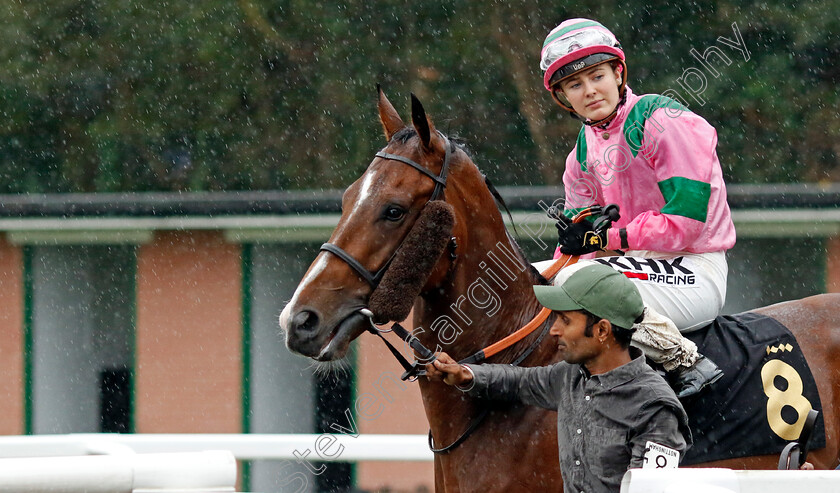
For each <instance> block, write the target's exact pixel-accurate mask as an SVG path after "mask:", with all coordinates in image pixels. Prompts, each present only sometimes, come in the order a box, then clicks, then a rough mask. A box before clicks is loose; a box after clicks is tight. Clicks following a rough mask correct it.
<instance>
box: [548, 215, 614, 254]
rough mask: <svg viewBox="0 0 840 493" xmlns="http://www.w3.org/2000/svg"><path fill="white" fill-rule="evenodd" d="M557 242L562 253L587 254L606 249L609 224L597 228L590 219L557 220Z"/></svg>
mask: <svg viewBox="0 0 840 493" xmlns="http://www.w3.org/2000/svg"><path fill="white" fill-rule="evenodd" d="M556 226H557V243H558V244H559V245H560V253H563V254H566V255H585V254H587V253H592V252H597V251H598V250H605V249H606V246H607V229H608V228H609V225H608V224H605V225H604V226H607V227H603V228H597V229H596V228H595V227H594V225H593V224H592V223H591V222H589V221H582V222H579V223H573V222H571V221H570V220H568V219H561V220H560V221H557V224H556Z"/></svg>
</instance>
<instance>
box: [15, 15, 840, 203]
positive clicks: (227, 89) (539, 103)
mask: <svg viewBox="0 0 840 493" xmlns="http://www.w3.org/2000/svg"><path fill="white" fill-rule="evenodd" d="M540 4H541V5H539V4H538V3H537V2H521V1H507V0H505V1H499V2H483V1H467V0H447V1H438V0H428V1H425V2H422V3H421V2H413V3H406V2H399V1H396V0H365V1H357V0H351V1H341V2H339V1H330V0H321V1H312V0H306V1H302V0H279V1H269V0H236V1H234V0H202V1H201V2H186V1H177V2H176V1H171V0H161V1H154V2H151V1H145V2H138V1H126V0H50V1H44V2H24V1H18V0H9V1H7V2H4V6H3V7H2V17H3V23H2V25H0V60H1V62H0V63H2V70H0V110H2V123H0V193H35V192H59V193H61V192H106V191H107V192H115V191H152V190H196V191H197V190H244V189H256V190H268V189H281V190H282V189H305V188H343V187H345V186H347V185H348V184H349V183H350V181H351V180H352V178H353V177H355V176H357V175H358V174H359V173H360V172H361V171H362V170H363V169H364V168H365V167H366V166H367V164H368V163H369V162H370V160H371V158H372V156H373V154H374V152H375V151H376V150H378V149H379V148H380V147H382V145H383V144H384V140H383V136H382V132H381V129H380V125H379V122H378V118H377V114H376V108H375V94H376V91H375V84H376V83H381V84H382V86H383V88H384V89H385V91H386V93H387V94H388V95H389V97H390V99H391V101H392V102H393V103H394V104H395V106H396V107H397V108H398V109H399V110H400V111H404V115H405V117H406V118H407V110H408V96H409V92H414V93H415V94H417V95H418V97H419V98H420V99H421V100H422V101H423V103H424V105H425V106H426V109H427V111H428V112H429V114H430V116H431V117H432V118H433V119H434V121H435V123H436V125H437V126H438V128H439V129H440V130H442V131H444V132H445V133H448V134H450V135H455V136H460V137H462V138H463V139H465V141H466V143H467V145H468V147H469V148H470V149H471V150H472V151H473V153H474V155H475V158H476V162H477V163H478V165H479V166H480V167H481V168H482V169H483V171H485V172H486V173H487V174H488V175H489V176H490V177H491V178H492V179H493V180H494V181H495V182H496V183H497V184H500V185H553V184H558V183H560V177H561V175H562V171H563V161H564V158H565V156H566V154H567V153H568V152H569V150H570V149H571V147H572V146H573V143H574V137H575V136H576V134H577V131H578V128H579V126H580V124H579V123H578V122H576V121H575V120H572V119H570V118H569V117H568V116H566V115H565V114H564V113H563V112H562V111H561V110H560V109H559V108H557V107H556V106H555V105H554V103H553V102H552V101H551V98H550V96H549V94H548V93H547V92H546V91H545V90H544V89H543V88H542V77H541V73H540V70H539V67H538V65H539V63H538V60H539V51H540V48H541V46H542V41H543V39H544V37H545V35H546V34H547V33H548V31H549V30H550V29H551V28H552V27H554V26H555V25H556V24H558V23H559V22H560V21H562V20H563V19H565V18H569V17H590V18H595V19H597V20H599V21H601V22H602V23H604V24H605V25H606V26H607V27H609V28H610V29H611V30H613V32H615V33H616V35H617V36H618V38H619V40H620V41H621V42H622V44H623V47H624V49H625V51H626V53H627V62H628V67H629V69H628V73H629V76H630V85H631V87H632V88H633V89H634V91H636V92H637V93H640V94H641V93H654V92H655V93H662V92H665V91H667V90H668V89H673V90H675V91H676V92H677V93H679V94H681V95H682V96H683V97H684V98H685V102H687V103H688V104H689V107H690V108H691V109H692V110H693V111H696V112H697V113H699V114H700V115H702V116H703V117H705V118H706V119H707V120H709V122H710V123H712V125H714V126H715V127H716V128H717V130H718V135H719V146H718V153H719V156H720V160H721V163H722V165H723V167H724V172H725V176H726V179H727V181H728V182H730V183H777V182H796V181H808V182H822V181H838V178H840V170H839V169H840V166H838V157H839V156H840V112H838V110H837V108H838V98H840V96H838V91H837V90H836V85H837V83H838V82H840V67H838V63H837V61H838V55H840V35H839V33H840V16H838V15H837V13H838V12H839V11H840V1H838V0H823V1H815V2H808V3H800V2H782V1H769V2H733V1H719V2H714V1H700V2H687V3H682V2H673V1H653V2H650V1H648V2H641V1H636V0H625V1H623V2H619V3H618V4H616V3H615V2H606V1H594V2H587V3H586V6H585V7H581V6H578V7H572V6H571V3H564V4H563V5H560V4H559V3H558V2H540ZM733 24H734V27H733ZM735 31H737V32H738V34H740V36H742V38H743V42H744V44H745V46H746V48H747V50H748V52H749V60H746V59H745V58H746V57H745V56H744V55H743V54H742V53H740V52H738V51H737V50H735V49H733V48H731V47H729V46H727V45H726V44H725V43H723V42H721V41H720V40H719V38H720V37H723V38H726V39H728V40H731V41H736V39H737V34H736V32H735ZM713 46H716V47H717V48H718V49H719V50H720V53H723V54H724V55H725V56H726V57H727V58H728V61H729V63H728V64H727V63H726V60H724V59H723V58H721V57H720V56H718V55H716V54H715V53H711V52H708V51H706V50H708V49H709V48H710V47H713ZM692 49H694V50H696V51H697V52H698V53H701V54H702V53H706V54H707V56H708V62H707V64H706V66H704V64H702V63H700V62H699V61H698V60H697V59H695V58H694V57H693V56H692V54H691V50H692ZM709 67H713V68H714V69H715V70H716V71H717V72H718V76H717V77H715V76H714V75H713V74H712V73H711V71H710V69H709ZM691 68H694V69H696V70H698V71H700V72H701V73H703V74H704V77H705V79H706V83H707V87H706V88H705V89H704V91H703V93H702V95H701V97H700V98H702V99H703V100H704V101H705V103H704V104H702V105H701V104H699V103H698V101H697V100H696V99H693V98H692V97H690V94H689V92H687V91H686V90H685V88H684V87H682V86H681V85H680V83H679V81H680V78H681V77H682V76H683V74H684V71H686V70H689V69H691ZM683 82H684V83H689V84H694V86H693V87H699V86H698V84H700V83H701V81H700V79H698V78H697V77H695V78H694V79H691V80H690V79H685V80H684V81H683ZM700 98H698V99H700Z"/></svg>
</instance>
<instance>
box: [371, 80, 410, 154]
mask: <svg viewBox="0 0 840 493" xmlns="http://www.w3.org/2000/svg"><path fill="white" fill-rule="evenodd" d="M376 92H377V93H378V94H379V101H378V106H379V120H380V121H381V122H382V128H383V129H384V130H385V140H386V141H388V142H391V137H393V136H394V134H395V133H397V132H399V131H400V130H402V129H403V128H405V123H403V121H402V118H400V115H399V114H398V113H397V110H395V109H394V105H392V104H391V102H390V101H388V98H387V97H385V93H384V92H382V86H380V85H379V84H376Z"/></svg>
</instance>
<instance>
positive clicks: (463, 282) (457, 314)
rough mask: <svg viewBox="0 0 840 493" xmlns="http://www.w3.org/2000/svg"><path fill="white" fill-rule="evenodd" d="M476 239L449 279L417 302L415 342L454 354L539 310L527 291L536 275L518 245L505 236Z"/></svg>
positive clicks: (493, 339) (472, 349) (465, 353)
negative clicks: (419, 332)
mask: <svg viewBox="0 0 840 493" xmlns="http://www.w3.org/2000/svg"><path fill="white" fill-rule="evenodd" d="M479 244H481V245H484V247H483V248H480V249H473V250H474V251H471V252H464V253H461V254H459V256H460V258H459V260H458V263H457V266H456V268H455V270H454V271H453V273H452V276H451V282H447V283H446V285H445V286H443V287H441V289H439V290H436V291H434V292H433V293H431V294H429V295H427V296H425V297H424V299H423V301H422V302H421V303H420V304H419V306H418V308H420V309H421V313H420V314H419V315H420V316H419V320H418V321H419V322H420V325H421V326H422V327H424V328H425V330H424V331H423V334H422V335H421V336H420V339H421V341H424V339H425V341H424V342H429V343H430V344H432V345H431V346H429V347H430V348H432V347H439V348H440V349H442V350H444V351H446V352H448V353H449V354H450V355H451V356H453V357H454V358H456V359H460V358H464V357H466V356H469V355H470V354H472V353H474V352H476V351H478V350H479V349H482V348H484V347H486V346H488V345H489V344H492V343H494V342H496V341H498V340H500V339H502V338H503V337H505V336H506V335H509V334H511V333H512V332H514V331H515V330H517V329H519V328H520V327H522V326H523V325H525V324H526V323H527V322H528V321H530V320H531V319H532V318H534V317H535V316H536V315H537V313H538V312H539V311H540V305H539V303H538V302H537V300H536V298H535V297H534V294H533V285H534V284H535V283H536V282H537V280H536V279H535V277H534V276H533V274H532V273H531V268H530V266H529V265H528V264H527V262H526V261H524V259H522V258H521V256H520V255H519V252H518V248H517V247H516V246H515V245H512V244H511V242H510V241H509V239H508V238H507V236H504V237H503V238H501V239H499V240H498V241H495V242H487V243H481V242H480V243H479ZM475 250H480V251H475ZM506 359H507V358H501V361H503V362H507V361H505V360H506ZM510 360H512V358H510Z"/></svg>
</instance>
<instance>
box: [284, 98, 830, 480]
mask: <svg viewBox="0 0 840 493" xmlns="http://www.w3.org/2000/svg"><path fill="white" fill-rule="evenodd" d="M378 108H379V117H380V120H381V123H382V126H383V128H384V132H385V139H386V141H387V146H386V147H385V149H384V150H383V151H382V152H380V153H378V154H377V156H376V158H374V160H373V161H372V162H371V163H370V165H369V166H368V168H367V170H366V171H365V172H364V174H363V175H362V176H361V177H360V178H359V179H358V180H356V181H355V182H354V183H353V184H352V185H350V186H349V187H348V188H347V190H346V192H345V193H344V195H343V198H342V215H341V218H340V220H339V222H338V225H337V227H336V229H335V231H334V232H333V233H332V235H331V237H330V240H329V243H327V244H325V245H324V247H322V251H321V252H320V253H319V254H318V256H317V257H316V258H315V260H314V262H313V263H312V265H311V266H310V267H309V269H308V271H307V272H306V274H305V275H304V277H303V279H302V281H301V282H300V284H299V286H298V288H297V290H296V291H295V293H294V295H293V297H292V299H291V300H290V301H289V303H288V304H287V305H286V307H285V308H284V310H283V312H282V313H281V315H280V325H281V328H282V329H283V330H284V331H285V333H286V344H287V346H288V348H289V349H290V350H291V351H294V352H296V353H299V354H302V355H304V356H308V357H311V358H313V359H315V360H318V361H330V360H337V359H340V358H342V357H343V356H344V355H345V354H346V353H347V351H348V348H349V345H350V343H351V342H352V340H353V339H355V338H356V337H358V336H359V335H361V334H362V333H364V332H365V331H366V330H368V328H369V327H370V319H369V318H368V315H369V313H370V312H367V308H368V306H369V304H370V305H371V308H372V307H373V304H372V303H371V298H372V296H373V297H376V296H378V295H379V298H383V296H382V293H381V292H379V291H381V290H378V289H377V288H378V287H379V283H380V282H382V279H383V277H384V275H383V273H385V275H387V271H394V270H395V269H397V267H396V266H395V265H393V263H396V262H395V261H394V258H395V257H396V256H398V255H396V254H395V252H397V251H398V250H399V249H400V248H401V247H403V246H404V243H408V242H409V240H407V238H409V237H410V236H411V232H412V227H413V226H415V223H418V222H421V221H423V220H425V219H423V214H424V211H425V210H426V209H428V208H429V207H428V205H429V204H436V203H437V204H446V208H447V210H448V211H449V212H447V214H451V224H449V225H448V226H446V227H443V228H442V231H443V233H442V234H439V233H440V231H437V230H436V229H435V228H436V227H437V226H434V227H431V228H426V230H425V231H426V232H425V233H423V234H422V235H420V236H421V239H422V237H423V235H426V237H427V238H428V242H429V243H435V242H438V243H440V244H441V245H443V246H444V247H442V248H439V246H438V247H435V248H433V249H432V251H431V252H432V253H429V252H425V253H424V254H417V255H416V256H417V257H418V258H412V253H413V252H418V251H422V248H423V246H424V245H425V243H424V241H417V238H414V240H412V241H413V242H414V243H417V244H420V246H419V247H418V246H417V245H415V246H414V248H413V249H408V252H409V253H406V254H405V255H404V256H407V257H408V258H407V259H403V260H407V262H403V263H407V264H409V269H408V270H409V271H410V269H411V268H413V265H412V262H417V263H418V264H422V263H423V262H426V263H427V264H428V266H427V268H426V267H423V268H422V269H421V270H424V272H423V273H422V275H421V276H415V277H416V279H415V280H414V281H412V282H415V283H416V284H417V285H416V286H413V287H411V286H410V287H408V288H406V289H403V288H402V287H398V288H393V287H392V288H391V289H390V291H388V292H386V293H385V294H384V300H385V301H384V302H383V301H381V300H380V302H378V303H377V305H379V307H380V309H381V310H385V311H387V310H388V308H389V307H391V306H392V304H393V306H403V305H405V304H406V300H405V299H404V298H407V299H408V305H407V306H409V307H411V304H412V303H413V313H414V319H413V323H414V327H420V328H422V330H415V332H414V334H415V335H416V339H417V340H418V341H420V342H421V343H422V344H423V345H424V346H425V347H427V348H431V349H432V350H434V351H441V350H443V351H446V352H447V353H449V354H450V355H452V356H453V357H454V358H456V359H459V358H464V357H466V356H468V355H472V354H474V353H476V352H477V351H479V350H481V349H482V348H486V347H488V346H489V345H491V344H493V343H495V342H497V341H499V340H500V339H502V338H504V337H505V336H508V335H509V334H511V332H513V331H514V330H516V329H517V328H519V327H521V326H523V325H524V324H526V322H528V321H529V320H531V319H532V318H533V317H534V316H535V315H536V314H537V313H538V312H540V310H541V306H540V305H539V303H538V302H537V300H536V298H535V296H534V294H533V290H532V286H533V285H535V284H540V283H543V284H544V283H546V282H547V281H546V280H545V279H544V278H543V277H542V276H541V275H540V274H539V273H538V272H536V270H534V269H533V267H532V266H531V264H530V263H529V262H528V261H527V260H526V258H525V257H524V255H523V254H522V252H521V250H520V249H519V247H518V246H517V245H516V243H515V241H514V240H513V239H512V238H511V236H510V235H509V234H508V232H507V230H506V228H505V225H504V222H503V218H502V215H501V213H500V212H499V210H498V208H497V204H496V201H495V200H494V193H493V191H491V189H490V187H489V186H488V183H487V182H486V181H485V178H484V176H483V175H482V174H481V172H480V171H479V169H478V167H477V166H476V165H475V164H474V163H473V161H472V159H471V158H470V157H469V155H468V154H467V153H466V152H465V150H464V149H463V148H461V147H460V146H458V145H455V144H453V143H452V142H451V141H449V139H447V138H446V136H444V135H443V134H441V133H439V132H438V131H436V129H435V127H434V125H433V123H432V121H431V119H430V118H428V117H427V115H426V112H425V110H424V109H423V107H422V105H421V104H420V102H419V101H418V100H417V99H416V98H415V97H414V96H413V95H412V125H411V126H407V125H405V124H404V123H403V121H402V119H401V118H400V116H399V115H398V113H397V111H396V110H395V109H394V107H393V106H392V105H391V103H390V102H389V101H388V99H387V97H385V95H384V93H382V91H381V89H380V90H379V97H378ZM411 168H414V169H411ZM431 199H435V200H434V201H432V200H431ZM445 216H446V215H445V214H443V215H442V216H441V215H440V214H439V217H438V219H440V217H444V220H443V222H446V221H445ZM429 231H431V232H432V234H430V233H429ZM430 235H431V236H434V235H437V236H440V237H441V238H431V237H430ZM447 252H448V254H447ZM424 255H425V256H426V257H430V256H431V257H433V258H419V257H422V256H424ZM392 262H393V263H392ZM354 264H355V265H354ZM400 268H401V269H403V270H405V269H406V266H405V265H403V266H401V267H400ZM410 274H411V273H410V272H409V275H410ZM401 276H402V274H400V275H396V277H401ZM412 289H413V291H412ZM494 293H498V296H495V295H494ZM415 295H416V296H415ZM382 307H384V308H382ZM838 307H840V295H817V296H812V297H809V298H806V299H802V300H798V301H790V302H785V303H780V304H777V305H773V306H769V307H765V308H761V309H759V310H756V312H760V313H762V314H765V315H767V316H770V317H772V318H775V319H776V320H778V321H780V322H781V323H782V324H784V325H785V326H787V327H788V328H789V329H790V330H791V331H792V333H793V334H794V336H795V337H796V339H797V340H798V342H799V345H800V347H801V349H802V352H803V353H804V354H805V356H806V358H807V360H808V362H809V363H810V365H811V369H812V371H813V373H814V378H815V380H816V382H817V387H818V390H819V393H820V397H821V401H822V403H823V418H824V422H825V431H826V443H827V446H826V447H825V448H822V449H820V450H816V451H813V452H812V453H811V454H810V455H809V457H808V460H809V461H810V462H812V463H813V464H814V465H815V467H817V468H833V467H834V466H836V465H837V464H838V452H840V436H838V433H840V416H838V414H837V409H838V405H840V402H838V399H840V392H838V391H837V389H840V358H838V357H837V355H838V354H840V352H838V349H840V348H838V346H840V328H838V323H837V319H838V317H837V309H838ZM373 311H374V312H376V311H377V310H373ZM397 312H399V313H402V312H403V310H402V309H398V310H397ZM404 312H405V314H406V315H407V313H408V311H407V310H404ZM393 316H395V315H390V316H386V317H385V318H386V319H391V320H397V319H395V318H390V317H393ZM374 317H377V314H376V313H374ZM379 318H380V321H382V320H381V318H382V317H381V316H379ZM554 320H555V317H554V315H553V314H549V316H548V318H547V319H546V320H545V321H544V322H542V324H540V328H539V329H538V330H535V331H534V332H532V333H531V334H530V335H528V336H527V337H525V338H523V339H522V340H520V341H519V342H516V343H514V344H513V345H512V346H510V347H508V348H507V349H504V350H501V351H499V352H498V353H496V354H495V355H494V356H492V357H489V358H488V362H490V363H512V362H515V361H516V360H522V361H521V362H519V364H521V365H522V366H541V365H548V364H551V363H554V362H556V361H558V356H557V352H556V347H555V345H554V343H553V342H552V341H551V340H550V339H551V338H550V337H549V338H542V335H544V332H545V331H546V330H547V328H548V327H550V325H551V324H553V322H554ZM528 351H530V352H528ZM526 355H527V357H524V359H523V356H526ZM419 386H420V392H421V396H422V401H423V405H424V408H425V413H426V416H427V418H428V421H429V426H430V436H431V437H433V443H434V444H435V445H446V444H453V443H455V442H456V441H458V440H459V439H461V440H462V441H461V442H460V443H459V445H458V446H457V447H454V448H452V449H451V450H448V451H447V452H445V453H436V454H435V458H434V470H435V488H436V491H438V492H461V491H476V492H479V491H480V492H488V491H505V492H511V491H562V479H561V477H560V468H559V465H558V449H557V430H556V426H557V415H556V413H555V412H553V411H548V410H544V409H539V408H536V407H531V406H526V405H521V404H507V403H506V404H505V405H504V406H500V407H491V408H490V409H491V411H490V412H487V408H488V407H487V406H488V405H490V406H493V404H488V403H487V402H479V401H476V400H474V399H471V398H468V397H465V395H464V394H462V393H461V392H460V391H458V390H456V389H454V388H452V387H450V386H447V385H445V384H443V383H442V382H430V381H427V380H426V379H425V378H421V379H419ZM481 414H486V418H485V419H484V420H483V422H481V424H480V425H479V426H477V427H475V429H474V430H473V432H472V433H471V434H470V435H469V436H468V437H464V436H463V435H464V432H465V430H466V429H467V428H471V426H470V425H471V423H474V419H475V418H476V417H477V416H479V415H481ZM777 461H778V456H777V455H765V456H755V457H744V458H739V459H731V460H724V461H717V462H714V463H707V464H703V466H708V467H727V468H733V469H775V468H776V465H777Z"/></svg>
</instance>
